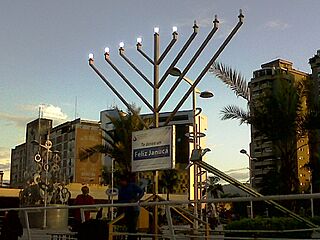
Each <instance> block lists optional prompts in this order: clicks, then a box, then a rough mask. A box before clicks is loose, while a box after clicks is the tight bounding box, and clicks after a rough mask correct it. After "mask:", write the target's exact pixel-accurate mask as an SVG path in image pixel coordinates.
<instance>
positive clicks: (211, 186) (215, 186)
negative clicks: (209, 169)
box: [205, 177, 224, 198]
mask: <svg viewBox="0 0 320 240" xmlns="http://www.w3.org/2000/svg"><path fill="white" fill-rule="evenodd" d="M217 179H218V180H219V178H217V177H209V178H208V179H207V182H206V185H207V187H206V189H205V191H206V193H207V194H210V196H211V197H213V198H220V194H221V193H224V191H223V187H222V185H221V184H220V183H217Z"/></svg>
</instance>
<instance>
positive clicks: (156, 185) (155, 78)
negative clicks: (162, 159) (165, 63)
mask: <svg viewBox="0 0 320 240" xmlns="http://www.w3.org/2000/svg"><path fill="white" fill-rule="evenodd" d="M153 47H154V60H153V63H154V67H153V86H154V88H153V89H154V90H153V110H154V113H153V127H155V128H157V127H159V108H158V107H159V57H160V40H159V33H158V32H155V33H154V46H153ZM158 179H159V172H158V171H154V172H153V182H154V194H155V196H157V195H158V193H159V182H158ZM153 220H154V222H153V224H154V234H155V237H154V239H158V237H157V234H158V206H157V205H156V206H155V207H154V216H153Z"/></svg>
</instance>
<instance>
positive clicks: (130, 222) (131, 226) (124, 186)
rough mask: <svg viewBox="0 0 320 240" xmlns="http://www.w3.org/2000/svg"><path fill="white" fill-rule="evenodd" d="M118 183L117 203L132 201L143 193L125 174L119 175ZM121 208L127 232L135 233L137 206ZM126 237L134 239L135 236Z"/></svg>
mask: <svg viewBox="0 0 320 240" xmlns="http://www.w3.org/2000/svg"><path fill="white" fill-rule="evenodd" d="M119 183H120V189H119V195H118V202H119V203H134V202H138V201H139V200H140V199H141V198H142V196H143V194H144V192H143V190H142V189H141V188H140V187H139V186H137V185H136V184H135V183H133V182H130V180H129V178H128V177H127V176H125V175H123V176H121V177H120V182H119ZM122 210H124V219H125V224H126V227H127V231H128V233H137V225H138V218H139V214H140V208H139V206H131V207H124V208H123V209H122ZM127 239H128V240H136V239H137V236H132V235H130V236H128V238H127Z"/></svg>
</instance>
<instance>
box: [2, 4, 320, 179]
mask: <svg viewBox="0 0 320 240" xmlns="http://www.w3.org/2000/svg"><path fill="white" fill-rule="evenodd" d="M239 9H243V14H244V15H245V19H244V21H245V22H244V24H243V26H242V27H241V29H240V30H239V32H238V33H237V34H236V36H235V37H234V39H233V40H232V41H231V43H230V44H229V45H228V46H227V48H226V50H225V51H224V52H223V53H222V54H221V55H220V57H219V59H218V61H220V62H223V63H225V64H227V65H230V66H232V67H234V68H236V69H238V70H240V71H241V72H242V73H243V74H244V76H245V77H246V78H247V79H248V80H250V78H251V77H252V72H253V71H254V70H256V69H258V68H259V67H260V65H261V64H263V63H265V62H268V61H271V60H274V59H277V58H283V59H286V60H289V61H291V62H293V63H294V67H295V68H297V69H299V70H302V71H305V72H310V71H311V70H310V66H309V64H308V60H309V58H310V57H312V56H313V55H314V54H315V53H316V51H317V50H318V49H320V41H319V40H320V31H319V23H320V14H319V9H320V1H319V0H303V1H301V0H282V1H278V0H269V1H257V0H198V1H193V0H161V1H160V0H158V1H156V0H131V1H129V0H122V1H110V0H91V1H87V0H68V1H65V0H55V1H49V0H27V1H24V0H20V1H19V0H1V4H0V49H1V51H0V52H1V54H2V58H1V59H0V61H1V62H0V73H1V75H0V76H1V82H0V130H1V135H0V170H4V171H5V179H8V178H9V173H8V170H9V165H10V149H11V148H14V146H16V145H18V144H20V143H23V142H24V140H25V126H26V123H27V122H29V121H30V120H32V119H35V118H37V117H38V106H39V105H40V104H43V105H45V107H44V117H49V118H54V119H55V124H58V123H61V122H64V121H67V120H72V119H74V118H75V117H81V118H83V119H90V120H99V113H100V111H101V110H104V109H107V108H109V107H110V106H114V105H117V106H119V107H120V108H123V109H125V106H123V104H122V103H121V102H120V101H119V100H118V99H117V98H116V97H115V96H114V95H113V94H112V92H111V91H110V90H109V89H108V88H107V87H106V86H105V85H104V83H103V82H102V81H101V80H100V79H99V78H98V76H97V75H96V74H95V73H94V72H93V71H92V69H91V68H90V67H89V66H88V54H89V53H90V52H93V53H94V54H95V63H96V66H97V67H98V68H99V69H100V70H101V71H102V72H103V73H104V74H105V75H106V76H107V78H108V79H109V80H110V82H112V83H113V84H114V86H115V87H116V88H117V89H118V90H119V91H120V92H121V93H122V94H123V95H124V96H125V97H126V99H127V100H128V101H129V102H134V103H135V104H136V105H137V106H141V107H142V112H144V113H145V112H147V108H146V107H145V106H143V103H142V102H140V101H139V99H138V98H137V97H136V96H135V95H134V94H132V92H131V90H130V89H129V88H128V87H126V85H125V84H124V83H122V80H121V79H120V78H119V77H117V75H116V74H115V73H114V72H113V70H112V69H110V67H108V66H107V65H106V63H105V61H104V59H103V52H104V48H105V47H106V46H108V47H110V49H111V52H110V54H111V59H112V61H113V62H114V63H115V64H116V65H117V66H118V67H119V68H121V69H122V70H123V72H124V73H125V75H126V76H127V77H128V78H129V79H130V80H131V81H132V83H133V84H134V85H135V86H136V87H137V88H138V89H139V90H140V91H141V92H143V93H144V95H145V96H146V97H147V98H148V99H149V100H150V101H151V100H152V97H151V96H152V91H151V89H150V88H149V87H148V86H147V85H146V84H145V82H144V81H143V80H142V79H139V77H138V76H137V75H136V74H135V73H134V72H133V71H131V70H130V68H129V67H128V66H127V65H126V64H125V62H124V61H123V60H122V59H121V58H120V57H119V55H118V44H119V42H120V41H123V42H124V43H125V49H126V55H127V56H128V57H129V58H130V59H132V60H133V61H134V62H135V63H136V64H137V66H139V67H140V68H141V69H143V72H144V73H145V74H147V75H148V76H150V78H151V76H152V68H151V66H150V65H149V64H148V62H146V61H145V59H144V58H143V57H142V56H141V55H139V54H138V53H137V51H136V50H135V47H134V46H135V41H136V38H137V37H142V38H143V48H144V50H145V51H146V52H147V53H148V54H149V55H150V56H151V54H152V36H153V28H154V27H155V26H158V27H160V38H161V46H162V47H161V49H162V50H163V49H164V48H165V46H166V45H167V43H168V42H169V41H170V38H171V33H172V26H177V27H178V32H179V40H178V42H177V43H176V44H175V46H174V48H173V50H172V51H171V52H170V54H169V55H168V57H167V59H166V60H165V61H164V62H163V66H162V68H161V70H162V73H163V71H164V70H165V69H166V66H168V64H170V62H171V61H172V59H173V58H174V56H175V54H176V53H177V52H178V51H179V50H180V48H181V46H182V45H183V44H184V43H185V41H186V40H187V39H188V37H189V36H190V34H191V33H192V25H193V21H194V20H197V22H198V24H199V26H200V32H199V34H198V36H197V37H196V40H195V41H194V42H193V44H192V45H191V47H190V48H189V50H188V51H187V53H186V54H185V56H184V58H183V59H181V61H179V63H178V67H179V68H181V69H183V67H184V66H185V65H186V64H187V62H188V60H189V59H190V57H191V56H192V55H193V53H194V52H195V51H196V49H197V47H198V46H199V45H200V44H201V42H202V41H203V39H204V38H205V36H206V34H207V33H208V32H209V31H210V29H211V28H212V20H213V19H214V15H215V14H217V15H218V19H219V20H220V29H219V31H218V32H217V34H216V35H215V37H214V38H213V39H212V41H211V42H210V44H209V45H208V47H207V48H206V50H205V51H204V52H203V54H202V55H201V56H200V58H199V59H198V61H197V62H196V64H195V65H194V67H193V68H192V69H191V70H190V71H189V73H188V74H187V75H188V77H189V78H191V79H195V78H196V77H197V75H198V74H199V72H200V71H201V70H202V68H203V67H204V66H205V65H206V63H207V62H208V60H209V59H210V58H211V57H212V55H213V54H214V53H215V51H216V49H217V48H218V47H219V45H220V44H221V42H222V41H223V40H224V38H225V37H226V36H227V34H228V33H229V32H230V30H231V29H232V28H233V26H235V25H236V23H237V22H238V18H237V16H238V14H239ZM173 82H174V78H173V77H172V78H168V79H167V81H166V83H165V85H164V87H163V88H162V90H161V96H162V97H163V96H164V94H165V93H166V91H167V90H168V88H169V87H170V86H171V85H172V83H173ZM187 89H188V85H187V84H185V83H183V82H182V83H181V85H180V87H179V90H178V91H177V92H176V93H175V94H174V95H173V97H172V98H171V100H170V101H169V103H168V104H167V105H166V107H165V108H164V111H170V110H172V109H173V107H174V106H175V104H176V103H177V102H178V101H179V100H180V98H181V97H182V94H183V92H184V91H186V90H187ZM199 89H201V90H211V91H213V92H214V94H215V96H214V98H212V99H210V100H200V99H199V100H198V105H199V106H200V107H201V108H202V109H203V112H204V113H205V114H206V115H207V116H208V119H209V122H208V124H209V126H208V128H209V129H208V131H207V133H206V134H207V136H208V138H207V141H208V147H209V148H211V150H212V152H210V153H208V154H207V156H208V160H209V163H210V164H213V165H214V166H215V167H217V168H219V169H222V170H230V169H241V168H245V167H247V166H248V159H247V157H246V156H244V155H241V154H240V153H239V150H240V149H241V148H245V149H248V148H249V142H250V129H249V127H248V126H246V125H242V126H239V123H238V122H236V121H221V120H220V117H221V115H220V110H221V109H222V107H223V106H225V105H227V104H239V105H241V106H243V107H246V103H245V102H244V101H243V100H242V99H239V98H236V97H235V96H234V94H233V93H232V92H231V90H229V89H228V88H227V87H226V86H225V85H223V84H222V83H220V82H219V80H218V79H216V78H215V77H213V75H211V74H210V73H208V74H207V75H206V76H205V77H204V78H203V80H202V82H201V84H200V85H199ZM76 98H77V111H75V102H76V101H75V99H76ZM190 106H191V101H188V102H186V104H184V106H183V108H182V109H188V108H190ZM75 112H76V113H75ZM233 176H235V177H237V178H239V179H245V177H246V176H247V170H242V171H236V172H233Z"/></svg>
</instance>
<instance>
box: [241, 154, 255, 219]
mask: <svg viewBox="0 0 320 240" xmlns="http://www.w3.org/2000/svg"><path fill="white" fill-rule="evenodd" d="M240 153H242V154H244V155H246V156H247V157H248V159H249V168H248V169H249V184H250V187H251V188H252V179H253V176H252V175H253V174H252V161H253V158H252V157H251V156H250V155H249V154H248V152H247V151H246V150H245V149H241V150H240ZM250 217H251V218H253V202H252V201H250Z"/></svg>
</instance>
